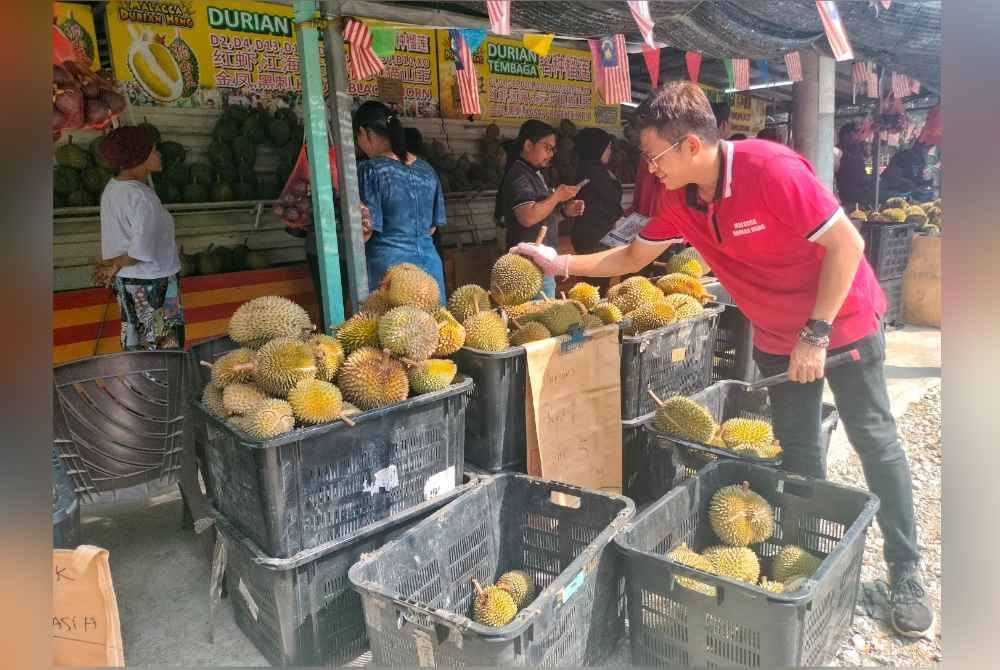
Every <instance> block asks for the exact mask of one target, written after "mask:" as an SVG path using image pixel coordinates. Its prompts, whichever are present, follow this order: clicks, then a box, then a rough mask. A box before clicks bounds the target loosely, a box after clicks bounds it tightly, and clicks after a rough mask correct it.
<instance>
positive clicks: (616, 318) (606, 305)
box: [594, 302, 625, 325]
mask: <svg viewBox="0 0 1000 670" xmlns="http://www.w3.org/2000/svg"><path fill="white" fill-rule="evenodd" d="M594 316H596V317H598V318H599V319H600V320H601V321H602V322H604V324H605V325H607V324H609V323H621V321H622V319H624V318H625V315H624V314H622V311H621V310H620V309H618V308H617V307H615V306H614V305H612V304H611V303H610V302H599V303H597V305H596V306H595V307H594Z"/></svg>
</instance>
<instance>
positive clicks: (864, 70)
mask: <svg viewBox="0 0 1000 670" xmlns="http://www.w3.org/2000/svg"><path fill="white" fill-rule="evenodd" d="M858 89H861V90H863V91H864V92H865V93H864V94H865V95H866V96H868V97H869V98H877V97H878V78H877V77H876V76H875V68H874V67H873V66H872V64H871V63H869V62H867V61H860V60H859V61H854V64H853V65H852V66H851V90H852V98H851V99H852V104H853V102H854V101H856V100H857V96H858Z"/></svg>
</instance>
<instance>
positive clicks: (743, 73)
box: [733, 58, 750, 91]
mask: <svg viewBox="0 0 1000 670" xmlns="http://www.w3.org/2000/svg"><path fill="white" fill-rule="evenodd" d="M733 88H735V89H736V90H737V91H745V90H747V89H748V88H750V59H749V58H734V59H733Z"/></svg>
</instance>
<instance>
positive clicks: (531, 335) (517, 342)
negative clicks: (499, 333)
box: [510, 321, 552, 347]
mask: <svg viewBox="0 0 1000 670" xmlns="http://www.w3.org/2000/svg"><path fill="white" fill-rule="evenodd" d="M550 337H552V333H550V332H549V329H548V328H546V327H545V326H543V325H542V324H540V323H538V322H537V321H529V322H527V323H525V324H522V325H520V326H518V328H517V330H515V331H514V334H513V335H511V336H510V343H511V345H513V346H515V347H519V346H521V345H522V344H527V343H528V342H537V341H538V340H545V339H548V338H550Z"/></svg>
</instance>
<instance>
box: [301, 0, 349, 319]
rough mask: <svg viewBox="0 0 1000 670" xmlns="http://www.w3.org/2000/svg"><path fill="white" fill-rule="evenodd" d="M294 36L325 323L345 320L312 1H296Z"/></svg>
mask: <svg viewBox="0 0 1000 670" xmlns="http://www.w3.org/2000/svg"><path fill="white" fill-rule="evenodd" d="M293 4H294V7H295V38H296V42H297V43H298V48H299V72H300V76H301V79H302V107H303V110H304V112H305V141H306V146H307V148H308V155H309V179H310V182H311V183H312V205H313V225H314V226H315V229H316V257H317V260H318V261H319V277H320V285H321V293H322V295H321V296H319V298H320V300H321V301H322V305H323V314H324V316H325V317H326V320H327V323H324V324H323V330H324V331H326V329H327V327H328V326H329V325H331V324H336V323H340V322H341V321H343V320H344V298H343V291H342V289H341V277H340V252H339V251H338V249H337V223H336V220H335V217H334V209H333V184H332V183H331V181H330V157H329V151H328V145H329V140H328V139H327V127H326V101H325V100H324V98H323V78H322V76H321V73H320V60H319V30H318V29H317V28H316V25H315V23H312V22H313V21H315V20H316V18H317V13H316V2H315V0H295V2H294V3H293Z"/></svg>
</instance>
